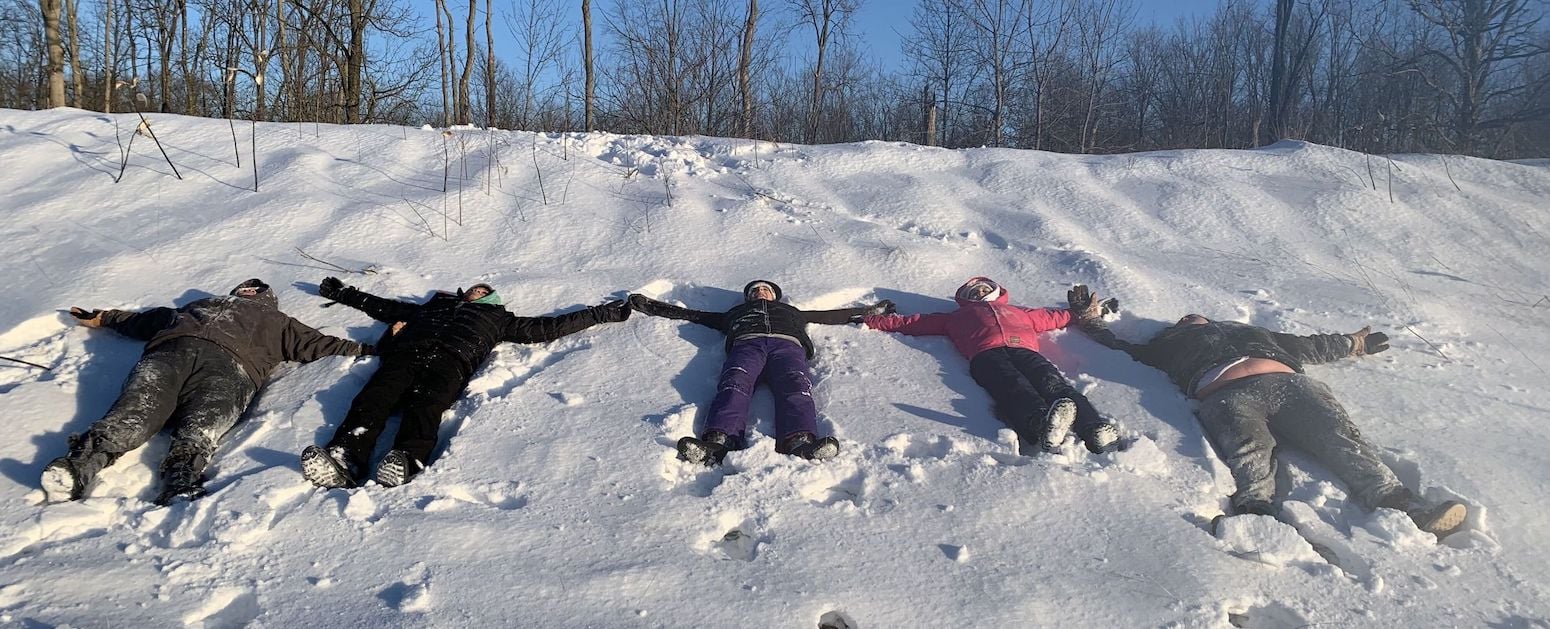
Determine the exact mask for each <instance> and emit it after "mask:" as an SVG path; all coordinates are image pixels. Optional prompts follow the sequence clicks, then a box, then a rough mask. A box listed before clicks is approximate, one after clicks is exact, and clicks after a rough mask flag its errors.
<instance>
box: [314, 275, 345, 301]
mask: <svg viewBox="0 0 1550 629" xmlns="http://www.w3.org/2000/svg"><path fill="white" fill-rule="evenodd" d="M344 288H345V287H344V282H341V281H339V278H337V277H325V278H323V281H321V282H318V295H319V296H321V297H323V298H325V299H333V300H336V301H337V300H338V299H339V296H340V295H341V294H343V293H344Z"/></svg>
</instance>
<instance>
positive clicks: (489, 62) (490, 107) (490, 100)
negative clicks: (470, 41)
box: [484, 0, 495, 128]
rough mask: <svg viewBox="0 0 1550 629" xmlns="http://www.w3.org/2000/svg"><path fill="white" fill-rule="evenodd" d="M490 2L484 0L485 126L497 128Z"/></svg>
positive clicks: (493, 44)
mask: <svg viewBox="0 0 1550 629" xmlns="http://www.w3.org/2000/svg"><path fill="white" fill-rule="evenodd" d="M494 16H495V14H494V13H493V12H492V11H491V10H490V0H484V126H485V128H494V127H495V35H494V32H493V31H491V30H490V18H492V17H494Z"/></svg>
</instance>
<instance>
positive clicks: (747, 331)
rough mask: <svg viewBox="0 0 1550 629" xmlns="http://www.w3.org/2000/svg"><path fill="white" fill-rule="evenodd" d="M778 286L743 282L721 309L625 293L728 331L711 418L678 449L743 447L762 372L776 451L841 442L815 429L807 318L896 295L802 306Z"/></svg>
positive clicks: (830, 451) (824, 317)
mask: <svg viewBox="0 0 1550 629" xmlns="http://www.w3.org/2000/svg"><path fill="white" fill-rule="evenodd" d="M782 298H783V296H782V293H781V291H780V287H779V286H776V285H775V283H774V282H770V281H767V280H754V281H752V282H749V283H748V285H747V286H744V287H743V303H741V304H739V305H737V306H734V307H732V309H731V310H728V311H726V312H702V311H699V310H690V309H688V308H682V307H679V306H674V305H672V304H667V303H663V302H660V301H657V300H655V299H651V298H649V297H646V296H644V295H630V307H632V308H634V309H636V310H639V311H641V312H643V313H645V314H648V315H651V316H654V317H666V318H668V319H683V320H687V321H691V322H693V323H698V324H700V325H703V326H705V327H708V328H712V329H714V330H717V331H719V332H721V333H722V334H725V335H726V336H727V361H726V363H725V364H724V365H722V368H721V379H720V382H719V384H717V387H716V399H715V401H713V402H711V405H710V419H709V420H707V421H706V422H705V430H704V431H703V432H701V433H700V436H699V438H698V439H696V438H694V437H684V438H682V439H680V440H678V457H679V458H680V459H683V460H685V461H688V462H690V463H701V464H704V465H718V464H720V463H721V460H722V458H723V457H725V456H726V453H727V451H728V450H740V449H742V448H743V447H744V446H745V445H746V443H747V440H746V439H745V436H744V434H745V431H746V430H747V427H748V406H749V402H750V401H751V400H752V399H753V391H754V387H756V386H758V383H759V380H760V379H761V378H762V379H764V380H765V381H766V382H767V383H768V384H769V386H770V390H771V392H773V393H774V394H775V432H776V442H775V451H776V452H779V453H781V454H790V455H794V456H799V457H802V458H805V459H810V460H823V459H829V458H833V457H834V455H836V454H839V451H840V443H839V441H837V440H835V439H834V437H827V436H826V437H822V438H819V437H818V407H817V406H816V405H815V404H814V403H813V382H812V378H811V377H810V376H809V375H808V361H809V360H811V359H812V357H813V341H812V339H810V338H808V336H807V324H809V323H822V324H828V325H838V324H845V323H851V322H852V321H853V320H855V319H857V318H858V317H860V316H863V315H866V314H869V313H883V312H892V311H893V302H890V301H887V300H884V301H881V302H878V303H877V304H874V305H872V306H865V307H858V308H841V309H839V310H814V311H807V310H800V309H798V308H796V307H795V306H792V305H789V304H786V303H784V302H782V301H781V300H782Z"/></svg>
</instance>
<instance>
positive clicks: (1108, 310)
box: [1102, 297, 1119, 315]
mask: <svg viewBox="0 0 1550 629" xmlns="http://www.w3.org/2000/svg"><path fill="white" fill-rule="evenodd" d="M1116 312H1119V298H1117V297H1110V298H1109V299H1108V300H1107V301H1104V302H1103V308H1102V313H1103V314H1106V315H1111V314H1114V313H1116Z"/></svg>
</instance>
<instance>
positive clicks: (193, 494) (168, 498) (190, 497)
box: [156, 486, 210, 507]
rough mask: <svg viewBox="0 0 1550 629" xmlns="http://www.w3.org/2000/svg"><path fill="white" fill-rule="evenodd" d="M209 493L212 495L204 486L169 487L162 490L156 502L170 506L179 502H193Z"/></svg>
mask: <svg viewBox="0 0 1550 629" xmlns="http://www.w3.org/2000/svg"><path fill="white" fill-rule="evenodd" d="M208 495H210V492H209V491H207V490H205V488H204V487H203V486H200V487H179V488H177V489H167V490H165V491H163V492H161V495H159V496H156V504H158V505H161V506H163V507H168V506H172V505H173V504H176V503H179V502H193V501H195V500H198V499H200V498H203V497H205V496H208Z"/></svg>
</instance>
